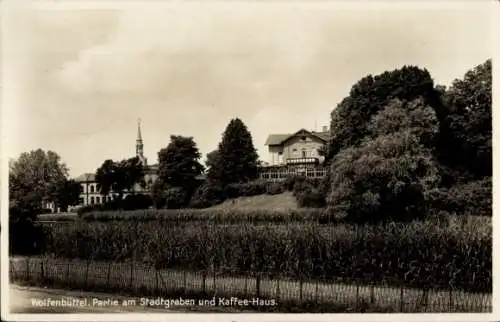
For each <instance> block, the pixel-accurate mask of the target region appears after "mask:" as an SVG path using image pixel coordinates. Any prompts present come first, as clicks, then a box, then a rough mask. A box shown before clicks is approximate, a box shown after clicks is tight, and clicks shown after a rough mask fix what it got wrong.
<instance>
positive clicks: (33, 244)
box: [9, 149, 80, 254]
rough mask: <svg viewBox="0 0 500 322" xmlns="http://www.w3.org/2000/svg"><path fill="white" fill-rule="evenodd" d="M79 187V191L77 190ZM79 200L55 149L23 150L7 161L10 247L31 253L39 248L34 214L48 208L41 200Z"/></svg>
mask: <svg viewBox="0 0 500 322" xmlns="http://www.w3.org/2000/svg"><path fill="white" fill-rule="evenodd" d="M79 191H80V190H79V187H78V193H79ZM77 201H78V198H77V196H76V197H75V184H74V182H72V181H70V180H68V169H67V167H66V165H65V164H64V163H63V162H62V161H61V158H60V157H59V155H57V153H55V152H53V151H47V152H46V151H43V150H41V149H38V150H34V151H31V152H27V153H22V154H21V155H20V156H19V158H18V159H16V160H12V161H11V162H10V164H9V251H10V252H11V253H13V254H32V253H37V252H39V251H40V250H41V247H42V246H43V244H42V243H41V241H42V240H43V238H42V236H43V230H41V228H40V227H39V226H37V225H36V224H35V220H36V217H37V215H39V214H41V213H43V212H49V211H50V209H42V207H43V204H44V203H49V202H53V203H54V204H55V205H56V206H60V207H62V208H65V207H67V206H69V205H73V204H75V203H76V202H77Z"/></svg>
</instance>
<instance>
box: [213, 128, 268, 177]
mask: <svg viewBox="0 0 500 322" xmlns="http://www.w3.org/2000/svg"><path fill="white" fill-rule="evenodd" d="M218 151H219V152H218V157H217V158H216V159H215V160H214V161H215V163H214V164H213V166H212V167H210V170H209V172H208V179H209V180H211V181H212V182H217V183H218V184H221V185H223V186H225V185H227V184H230V183H241V182H248V181H250V180H253V179H255V178H257V169H258V165H259V161H258V155H257V152H256V150H255V148H254V145H253V142H252V135H251V134H250V132H249V131H248V129H247V127H246V126H245V124H244V123H243V122H242V121H241V120H240V119H239V118H235V119H232V120H231V121H230V122H229V124H228V126H227V127H226V130H225V131H224V134H223V136H222V141H221V142H220V143H219V148H218Z"/></svg>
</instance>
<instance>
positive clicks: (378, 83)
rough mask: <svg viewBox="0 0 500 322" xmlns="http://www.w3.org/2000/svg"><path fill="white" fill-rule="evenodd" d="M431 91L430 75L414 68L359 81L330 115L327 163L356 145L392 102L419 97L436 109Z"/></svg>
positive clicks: (404, 68) (433, 92) (433, 94)
mask: <svg viewBox="0 0 500 322" xmlns="http://www.w3.org/2000/svg"><path fill="white" fill-rule="evenodd" d="M433 87H434V85H433V80H432V78H431V76H430V74H429V72H428V71H427V70H426V69H423V70H422V69H420V68H418V67H415V66H404V67H402V68H400V69H396V70H393V71H390V72H384V73H382V74H380V75H377V76H372V75H368V76H366V77H364V78H362V79H361V80H360V81H359V82H358V83H356V84H355V85H354V86H353V87H352V89H351V91H350V93H349V96H347V97H346V98H344V99H343V100H342V101H341V102H340V103H339V104H338V105H337V107H336V108H335V109H334V110H333V111H332V112H331V124H330V132H331V139H330V142H329V146H328V148H327V151H328V155H327V157H326V159H327V162H328V161H329V160H331V159H332V158H333V157H334V156H335V155H336V154H337V153H338V152H339V151H340V150H342V149H345V148H348V147H353V146H357V145H359V144H360V143H361V142H362V140H363V139H364V137H365V136H366V135H367V131H368V129H367V126H368V124H369V123H370V121H371V118H372V117H373V116H374V115H375V114H377V113H378V112H379V111H380V110H381V109H382V108H384V107H385V106H387V105H388V104H389V102H390V101H392V100H393V99H400V100H403V101H412V100H414V99H416V98H418V97H421V98H422V99H423V100H424V102H425V103H426V104H429V105H431V106H432V107H434V106H435V105H437V102H438V101H439V100H438V99H437V97H438V96H439V95H438V93H437V92H436V90H435V89H434V88H433Z"/></svg>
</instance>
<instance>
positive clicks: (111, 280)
mask: <svg viewBox="0 0 500 322" xmlns="http://www.w3.org/2000/svg"><path fill="white" fill-rule="evenodd" d="M10 276H11V281H13V282H15V281H21V280H23V281H27V280H29V281H32V282H37V281H38V282H40V281H43V280H47V279H48V280H52V281H55V282H58V283H59V284H64V285H72V284H73V285H79V286H85V287H86V288H89V287H90V288H93V287H94V288H101V289H110V288H111V289H129V290H132V291H139V290H149V291H154V292H155V293H165V294H168V293H172V292H178V291H184V292H187V293H189V292H190V293H196V292H198V293H199V292H202V293H207V294H213V295H214V296H216V295H217V296H229V297H230V296H240V297H244V298H262V299H275V300H276V301H277V302H278V303H285V302H293V303H304V302H314V303H323V304H326V303H330V304H335V305H346V306H350V307H354V308H356V307H358V306H359V305H360V304H361V303H369V304H372V305H374V306H376V307H381V308H391V310H392V311H395V312H433V313H438V312H491V310H492V295H491V294H483V293H467V292H464V291H461V290H421V289H414V288H408V287H404V286H403V285H401V286H400V287H394V286H384V285H366V284H361V283H356V282H355V281H352V282H351V283H342V282H339V283H331V282H323V281H319V280H315V281H311V280H302V281H297V280H290V279H286V278H281V277H276V276H274V277H271V276H267V275H265V274H261V273H253V272H248V274H245V275H242V274H241V273H239V274H236V273H235V274H231V273H227V272H226V273H224V274H220V273H217V272H210V271H178V270H169V269H155V268H152V267H150V266H147V265H144V264H142V263H136V262H129V263H125V262H117V263H114V262H95V261H84V260H63V259H45V258H38V257H31V258H29V257H28V258H12V259H11V260H10Z"/></svg>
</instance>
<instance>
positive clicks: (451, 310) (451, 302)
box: [449, 288, 453, 312]
mask: <svg viewBox="0 0 500 322" xmlns="http://www.w3.org/2000/svg"><path fill="white" fill-rule="evenodd" d="M449 296H450V303H449V306H450V312H453V290H452V289H451V288H450V294H449Z"/></svg>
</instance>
